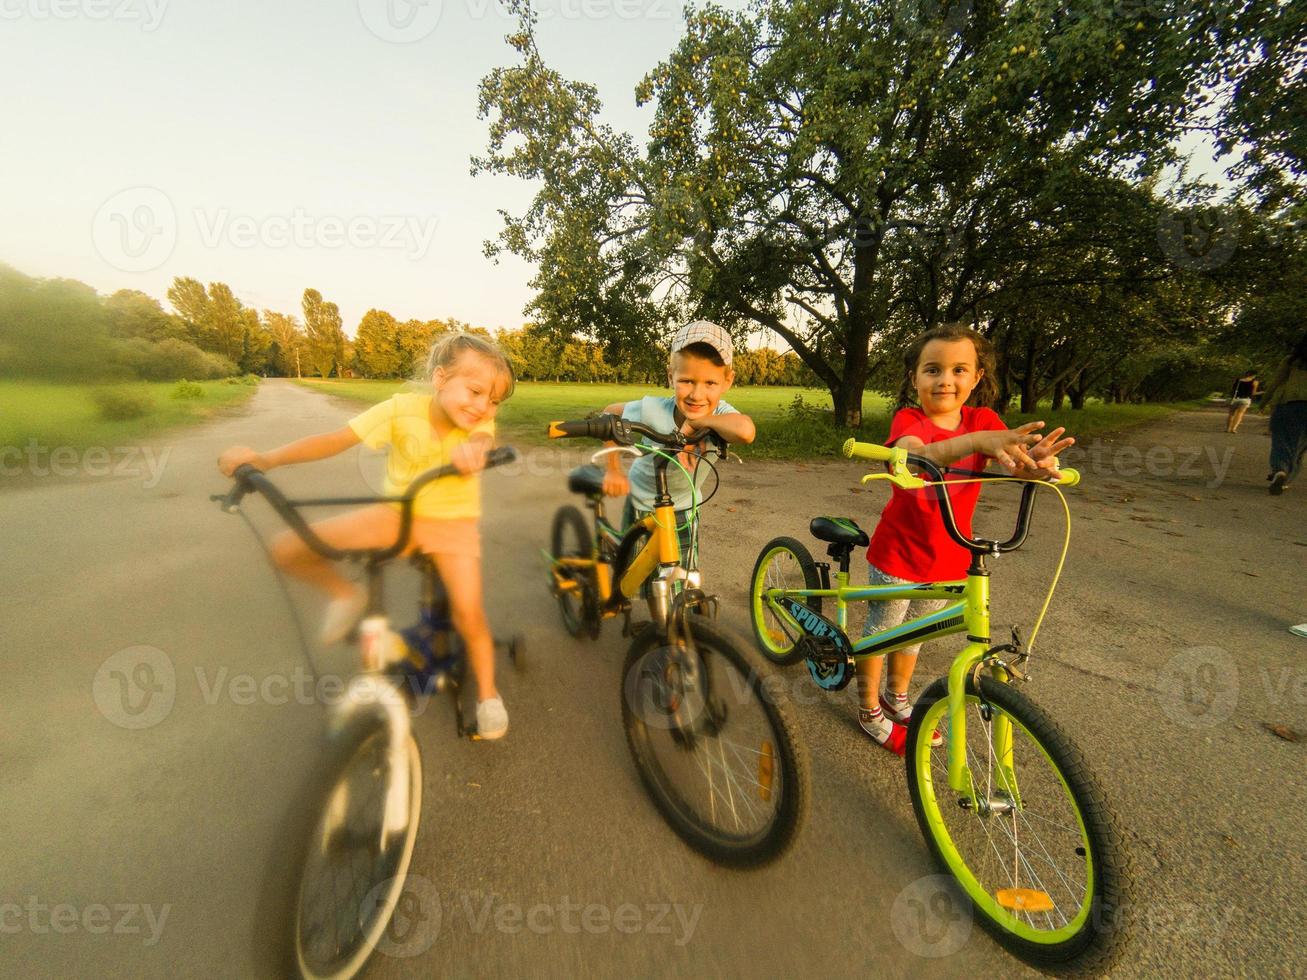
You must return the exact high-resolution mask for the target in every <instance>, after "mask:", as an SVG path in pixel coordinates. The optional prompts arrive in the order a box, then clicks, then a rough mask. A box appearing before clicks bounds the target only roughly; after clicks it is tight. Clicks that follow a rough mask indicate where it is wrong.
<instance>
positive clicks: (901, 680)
mask: <svg viewBox="0 0 1307 980" xmlns="http://www.w3.org/2000/svg"><path fill="white" fill-rule="evenodd" d="M947 602H948V600H947V599H916V600H914V601H913V602H912V603H911V604H909V606H908V608H907V610H906V611H905V612H904V615H903V620H900V622H902V621H904V620H909V619H919V618H920V617H922V616H926V615H929V614H930V613H933V612H938V611H939V610H941V609H943V608H944V606H945V605H946V604H947ZM919 653H921V644H920V643H917V644H914V645H913V646H910V647H904V648H903V649H902V650H896V651H894V652H893V653H891V654H890V655H889V678H888V680H887V681H886V683H885V690H886V691H887V692H888V693H889V695H890V696H891V697H892V698H896V699H897V700H898V701H899V702H902V703H903V704H904V705H905V706H906V701H907V693H908V684H909V683H911V681H912V672H913V671H914V670H916V669H917V655H918V654H919Z"/></svg>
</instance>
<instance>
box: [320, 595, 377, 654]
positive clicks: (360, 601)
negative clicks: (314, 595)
mask: <svg viewBox="0 0 1307 980" xmlns="http://www.w3.org/2000/svg"><path fill="white" fill-rule="evenodd" d="M367 608H368V594H367V591H366V590H364V589H358V590H356V591H355V593H354V594H353V595H352V596H350V597H349V598H347V599H333V600H332V601H331V602H329V603H327V609H326V612H325V613H323V616H322V634H321V635H322V645H323V646H328V647H329V646H331V645H332V644H333V643H339V642H340V641H341V640H343V639H345V637H347V636H349V631H350V630H352V629H353V628H354V626H355V625H356V624H357V623H358V621H359V620H360V619H362V618H363V611H364V610H365V609H367Z"/></svg>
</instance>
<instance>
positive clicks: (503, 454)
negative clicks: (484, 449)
mask: <svg viewBox="0 0 1307 980" xmlns="http://www.w3.org/2000/svg"><path fill="white" fill-rule="evenodd" d="M515 459H517V450H516V449H514V448H513V447H512V446H499V447H498V448H496V449H492V450H490V452H488V453H486V469H490V467H492V466H503V465H504V464H505V463H511V462H513V461H514V460H515Z"/></svg>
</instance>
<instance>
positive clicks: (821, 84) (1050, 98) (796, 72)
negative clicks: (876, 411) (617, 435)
mask: <svg viewBox="0 0 1307 980" xmlns="http://www.w3.org/2000/svg"><path fill="white" fill-rule="evenodd" d="M513 6H514V8H515V9H516V11H517V13H518V15H519V25H518V30H517V31H516V33H514V34H513V35H512V36H510V37H509V39H508V40H509V44H510V45H511V46H512V48H513V50H514V51H515V53H516V63H515V64H512V65H510V66H508V67H501V68H498V69H496V70H494V71H493V72H491V73H490V74H489V75H488V76H486V78H485V79H483V81H482V84H481V93H480V110H481V113H482V115H483V116H484V117H486V118H488V119H489V145H488V150H487V152H486V153H485V154H484V155H483V156H481V157H479V158H476V159H474V161H473V167H474V170H475V171H481V172H491V173H498V174H508V175H512V176H517V177H521V178H525V179H529V180H532V181H537V182H538V190H537V192H536V194H535V197H534V199H533V201H532V203H531V206H530V208H529V209H528V210H527V211H526V212H525V213H524V214H521V215H511V214H505V215H504V222H505V223H504V229H503V231H502V233H501V234H500V236H499V237H498V239H497V240H496V241H494V242H490V243H487V253H488V254H489V255H491V256H492V257H493V256H495V255H497V254H499V253H501V252H503V251H508V252H511V253H514V254H517V255H519V256H522V257H524V258H526V259H528V260H529V261H533V262H535V263H536V264H537V268H538V272H537V275H536V277H535V278H534V279H533V281H532V286H533V287H534V288H535V289H536V290H537V294H536V297H535V299H534V300H533V302H532V303H531V304H530V306H529V308H528V312H530V313H532V314H534V315H535V317H536V319H537V321H538V322H539V323H540V325H541V326H542V328H544V329H548V330H552V331H554V332H555V333H556V334H558V335H559V336H560V337H567V336H571V335H574V334H580V335H584V336H591V337H595V338H597V339H599V340H602V341H603V342H604V343H605V344H607V345H608V346H609V348H616V349H619V350H628V351H630V350H637V349H640V348H641V347H647V346H648V345H649V343H650V341H651V340H653V339H656V338H658V337H659V336H662V335H665V333H666V332H667V330H668V329H669V328H670V327H671V326H673V325H675V324H676V323H678V322H683V321H684V320H686V319H689V318H691V317H692V316H707V317H710V318H713V319H716V320H718V321H719V322H721V323H723V324H724V325H727V326H728V327H731V328H732V329H733V330H735V331H737V332H740V333H742V332H748V331H752V330H757V329H762V330H764V331H769V332H771V333H772V334H774V335H776V336H777V337H779V338H781V339H782V340H783V341H784V342H785V343H786V344H788V345H789V347H790V348H791V349H792V350H793V351H794V352H795V353H796V354H797V355H798V356H799V357H800V358H801V359H802V361H803V362H804V364H805V365H807V367H808V368H809V369H810V370H811V371H812V372H813V373H814V374H815V375H816V377H817V378H819V379H820V381H821V383H822V384H824V385H825V386H827V387H828V388H829V389H830V391H831V394H832V397H833V399H834V404H835V408H836V412H837V415H838V416H839V418H840V419H841V420H842V421H843V422H844V423H846V424H849V425H857V424H859V422H860V419H861V404H862V393H863V391H864V389H865V388H866V386H867V384H868V382H869V380H872V379H874V378H876V377H883V376H884V375H885V373H886V372H890V373H891V374H893V373H894V372H897V371H898V370H900V367H899V366H898V364H897V354H896V351H897V350H898V349H899V347H900V342H901V338H902V337H903V336H904V335H906V334H910V333H914V332H917V331H919V330H920V329H922V328H924V327H926V326H928V325H930V324H933V323H936V322H940V321H946V320H956V319H967V320H970V321H972V322H976V323H978V324H980V325H981V326H982V328H983V329H984V330H985V331H986V332H988V333H990V334H991V336H992V337H993V338H994V339H995V341H996V343H997V344H998V345H999V347H1000V351H1001V353H1002V354H1003V365H1002V367H1003V372H1004V375H1005V380H1006V381H1008V382H1010V383H1011V382H1013V381H1014V379H1019V380H1020V384H1021V385H1022V386H1023V394H1024V395H1027V396H1029V395H1030V393H1031V390H1030V382H1028V381H1027V380H1025V379H1033V378H1034V377H1035V374H1034V373H1032V369H1033V367H1034V362H1035V361H1036V360H1040V359H1042V360H1043V361H1044V362H1046V363H1052V364H1054V370H1053V371H1052V373H1051V374H1050V373H1048V371H1041V372H1039V377H1040V378H1043V379H1044V381H1048V379H1049V378H1054V379H1056V380H1055V381H1054V382H1053V384H1069V383H1071V382H1073V381H1076V380H1079V381H1084V379H1085V378H1087V377H1088V376H1089V375H1090V374H1092V373H1093V372H1094V371H1096V370H1098V367H1097V366H1096V365H1099V364H1101V362H1104V361H1106V362H1107V363H1108V364H1109V367H1110V365H1111V364H1112V363H1113V361H1114V358H1113V352H1119V351H1120V350H1121V349H1122V348H1123V346H1125V345H1126V341H1125V340H1124V336H1125V335H1126V334H1127V333H1128V332H1129V330H1130V329H1131V328H1132V325H1133V326H1135V327H1137V326H1138V325H1139V324H1140V323H1141V322H1144V320H1146V319H1147V320H1149V322H1154V323H1157V324H1158V326H1159V329H1162V330H1163V336H1166V335H1167V334H1166V332H1167V331H1170V332H1171V333H1174V332H1176V331H1179V330H1180V329H1182V328H1183V327H1184V326H1186V325H1187V326H1189V327H1190V328H1192V325H1193V319H1192V318H1193V317H1194V316H1195V315H1201V316H1203V317H1213V318H1215V320H1214V321H1212V322H1211V323H1210V324H1209V325H1211V326H1213V327H1214V326H1215V325H1217V324H1219V322H1220V319H1221V317H1222V316H1223V315H1224V314H1223V313H1222V310H1221V303H1220V302H1219V301H1218V302H1214V303H1211V302H1209V303H1204V302H1203V301H1202V299H1203V294H1204V289H1205V287H1202V286H1201V285H1200V286H1199V287H1197V295H1189V294H1188V292H1186V290H1188V288H1189V286H1191V285H1192V282H1193V280H1194V278H1195V276H1194V274H1195V273H1203V272H1205V271H1209V270H1204V269H1201V268H1199V266H1201V265H1202V263H1201V261H1196V260H1195V255H1194V252H1193V243H1192V241H1191V237H1192V236H1190V235H1189V231H1188V228H1187V226H1186V227H1185V228H1184V229H1182V230H1181V231H1180V232H1179V233H1177V236H1178V237H1177V236H1172V237H1170V238H1168V237H1167V234H1168V233H1167V229H1168V227H1169V226H1168V225H1167V221H1168V220H1169V216H1170V215H1171V214H1172V210H1173V209H1172V208H1170V207H1169V206H1168V205H1169V204H1173V203H1180V204H1184V205H1186V206H1187V205H1191V204H1194V203H1199V202H1202V201H1203V200H1206V199H1207V198H1206V197H1205V196H1204V195H1209V194H1210V191H1209V190H1207V189H1204V188H1202V187H1200V186H1197V185H1186V187H1185V188H1184V189H1183V190H1182V194H1183V195H1185V198H1186V199H1183V200H1180V201H1178V202H1167V201H1166V200H1164V199H1163V198H1162V196H1161V195H1160V194H1159V193H1158V192H1157V189H1156V187H1157V180H1158V178H1159V177H1160V175H1162V174H1163V172H1164V171H1165V170H1166V168H1168V167H1169V166H1171V165H1173V164H1176V163H1177V162H1178V157H1177V151H1176V144H1177V138H1178V137H1179V136H1181V135H1182V134H1183V133H1185V132H1187V131H1188V129H1189V128H1190V127H1201V126H1204V125H1206V124H1207V123H1208V122H1209V121H1210V120H1211V118H1212V114H1213V108H1212V106H1213V103H1214V100H1215V98H1216V97H1215V96H1214V95H1213V94H1212V90H1211V85H1212V84H1213V80H1214V77H1221V78H1230V77H1234V76H1233V75H1232V73H1236V74H1237V72H1238V71H1239V70H1241V69H1240V68H1239V66H1240V65H1243V66H1244V69H1242V70H1244V71H1245V75H1244V76H1239V78H1240V79H1244V78H1248V79H1250V78H1251V77H1252V75H1254V74H1256V73H1257V72H1264V71H1274V70H1275V69H1272V68H1270V67H1269V65H1270V64H1272V63H1273V62H1274V61H1275V60H1276V59H1277V58H1278V59H1279V60H1280V61H1283V60H1284V57H1287V56H1286V55H1284V54H1283V51H1282V49H1280V48H1277V49H1275V50H1276V51H1277V52H1281V53H1280V54H1278V55H1275V56H1274V57H1272V56H1267V57H1263V58H1261V60H1258V58H1259V56H1258V55H1257V54H1256V53H1255V50H1254V49H1255V48H1256V44H1255V42H1253V41H1249V40H1246V35H1248V34H1249V32H1251V31H1253V30H1254V25H1257V29H1260V30H1262V31H1263V32H1264V33H1266V34H1268V35H1269V34H1271V33H1273V32H1274V29H1275V28H1274V25H1275V24H1276V23H1278V21H1276V20H1275V18H1274V17H1265V16H1264V17H1261V18H1260V19H1259V18H1257V17H1256V16H1254V15H1253V14H1252V13H1250V9H1251V8H1252V7H1255V6H1256V4H1254V3H1249V4H1244V5H1239V4H1236V5H1234V6H1233V7H1227V6H1223V5H1216V4H1212V5H1208V4H1193V5H1186V4H1176V5H1166V6H1163V7H1158V6H1156V5H1149V6H1148V8H1147V9H1144V6H1143V5H1133V4H1130V3H1126V2H1121V0H1078V2H1076V3H1075V4H1072V5H1068V4H1065V3H1063V2H1061V0H1019V2H1016V3H1007V2H1005V3H999V2H995V0H975V2H967V0H962V2H958V3H956V4H953V5H948V4H943V3H941V4H936V3H904V2H902V0H860V2H852V0H795V2H785V0H756V2H755V3H753V4H752V5H751V6H750V7H749V8H748V9H747V10H745V11H739V12H728V11H725V10H723V9H721V8H718V7H715V6H713V5H708V6H706V7H703V8H701V9H696V10H691V11H690V12H689V13H687V16H686V27H685V33H684V36H683V37H682V38H681V40H680V42H679V44H678V45H677V46H676V48H675V50H674V51H672V52H671V54H670V55H669V56H668V57H667V58H666V59H665V60H664V61H662V62H661V63H660V64H658V65H656V66H654V67H653V68H652V69H651V70H650V72H649V73H648V75H646V76H645V78H644V79H643V81H642V82H641V83H640V85H639V86H638V87H637V89H636V100H637V102H638V103H640V104H644V103H651V104H652V106H653V110H654V111H653V121H652V124H651V125H650V128H649V133H648V139H647V141H646V142H645V143H644V145H637V143H636V141H635V140H633V139H632V138H631V137H630V136H629V135H628V134H626V133H623V132H620V131H618V130H615V129H614V128H613V127H611V126H609V125H607V124H605V123H604V122H603V121H602V120H601V113H602V104H601V102H600V99H599V96H598V92H597V90H596V89H595V88H594V87H593V86H591V85H588V84H585V83H583V82H578V81H571V80H568V79H565V78H563V77H562V76H561V75H559V74H558V73H557V72H556V71H554V70H553V69H551V68H549V67H548V65H547V64H546V62H545V59H544V57H543V55H542V54H541V52H540V50H539V48H538V46H537V43H536V39H535V35H534V19H533V15H532V13H531V11H530V9H529V7H528V6H527V5H526V4H524V3H522V2H515V3H514V4H513ZM1271 6H1273V7H1276V8H1277V9H1279V7H1278V6H1277V5H1275V4H1272V5H1271ZM1240 31H1242V32H1243V34H1240V33H1239V32H1240ZM1298 57H1301V54H1299V55H1298ZM1250 59H1251V60H1250ZM1249 64H1252V65H1253V66H1254V67H1252V68H1249V67H1247V66H1248V65H1249ZM1214 73H1215V74H1214ZM1235 84H1236V86H1237V85H1238V84H1243V85H1244V86H1245V89H1247V88H1248V87H1249V86H1251V85H1252V82H1251V81H1236V83H1235ZM1277 105H1278V103H1277ZM1226 110H1227V111H1226V113H1225V115H1224V116H1220V115H1219V113H1218V116H1219V118H1220V119H1224V120H1227V121H1233V120H1235V119H1236V118H1238V119H1242V118H1244V117H1245V116H1248V114H1249V113H1252V109H1251V108H1249V109H1248V111H1247V112H1246V113H1244V114H1243V115H1242V116H1241V115H1239V114H1238V113H1236V112H1235V111H1234V110H1233V109H1231V108H1230V106H1229V105H1228V104H1227V105H1226ZM1270 114H1271V115H1273V113H1270ZM1254 115H1255V113H1254ZM1250 118H1251V117H1250ZM1257 118H1261V117H1260V116H1259V117H1257ZM1276 118H1280V117H1278V116H1277V117H1276ZM1231 124H1232V123H1231ZM1282 156H1283V155H1281V157H1282ZM1281 157H1277V158H1276V159H1281ZM1201 252H1202V249H1201V248H1199V249H1198V253H1199V258H1201ZM1177 291H1179V292H1184V293H1185V295H1184V296H1183V297H1179V296H1178V295H1177ZM1196 306H1201V307H1203V308H1202V310H1201V313H1197V312H1196V310H1195V307H1196ZM1142 309H1147V310H1150V311H1151V313H1150V317H1149V318H1141V317H1140V316H1139V311H1140V310H1142ZM1090 311H1092V312H1090ZM1087 315H1088V316H1091V317H1092V320H1093V323H1092V324H1085V323H1084V320H1085V318H1086V316H1087ZM1150 318H1151V319H1150ZM1071 321H1078V323H1077V329H1074V330H1071V331H1069V332H1068V331H1065V330H1064V331H1059V330H1058V324H1059V323H1062V324H1066V323H1069V322H1071ZM1091 326H1102V327H1106V329H1105V330H1103V331H1102V334H1101V336H1102V338H1103V342H1102V343H1100V341H1099V336H1100V335H1099V334H1098V333H1097V332H1096V331H1095V330H1093V329H1087V327H1091ZM1031 327H1035V328H1037V329H1033V330H1032V329H1029V328H1031ZM1069 335H1073V336H1071V337H1070V338H1069ZM1068 339H1073V340H1074V343H1072V344H1067V343H1066V342H1065V341H1067V340H1068ZM1032 347H1033V348H1034V352H1033V353H1032V352H1031V348H1032ZM1058 349H1060V351H1059V350H1058ZM1091 355H1097V356H1091ZM1059 358H1060V360H1059ZM1115 360H1119V357H1117V358H1115ZM1063 362H1065V363H1063ZM1022 364H1024V365H1025V368H1026V369H1025V370H1024V372H1022V371H1021V370H1019V368H1020V366H1021V365H1022ZM892 387H897V381H896V380H895V382H894V384H893V385H892Z"/></svg>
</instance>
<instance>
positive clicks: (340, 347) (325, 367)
mask: <svg viewBox="0 0 1307 980" xmlns="http://www.w3.org/2000/svg"><path fill="white" fill-rule="evenodd" d="M303 308H304V347H305V357H306V358H307V360H308V363H309V364H311V365H312V366H313V370H314V371H316V372H317V373H318V376H319V377H322V378H327V377H330V376H331V373H332V370H333V369H336V370H339V369H343V368H344V366H345V331H344V330H343V329H342V328H341V319H340V307H338V306H337V305H336V304H335V303H329V302H327V301H326V300H324V299H323V298H322V294H321V293H320V292H318V291H317V290H316V289H306V290H304V299H303Z"/></svg>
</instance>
